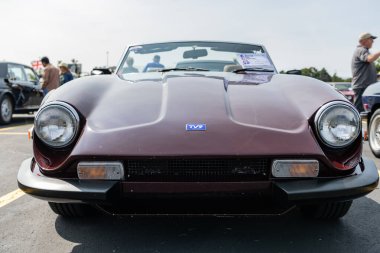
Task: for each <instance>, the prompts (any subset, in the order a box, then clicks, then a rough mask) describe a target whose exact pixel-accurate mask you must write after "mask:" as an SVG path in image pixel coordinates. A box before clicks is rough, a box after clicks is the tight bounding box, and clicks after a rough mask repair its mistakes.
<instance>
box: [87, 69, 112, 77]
mask: <svg viewBox="0 0 380 253" xmlns="http://www.w3.org/2000/svg"><path fill="white" fill-rule="evenodd" d="M110 74H112V71H111V70H110V69H107V68H96V69H93V70H91V75H110Z"/></svg>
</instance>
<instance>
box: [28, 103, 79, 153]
mask: <svg viewBox="0 0 380 253" xmlns="http://www.w3.org/2000/svg"><path fill="white" fill-rule="evenodd" d="M52 107H56V108H59V109H61V110H63V111H65V112H67V113H68V114H69V115H71V117H72V118H73V119H74V122H75V127H74V132H73V135H72V136H71V138H70V139H69V141H67V142H65V143H63V144H52V143H50V142H47V141H45V140H44V139H43V138H42V137H41V136H40V134H39V132H38V131H37V129H36V124H37V120H38V117H39V116H40V115H41V114H42V113H43V112H44V111H45V110H47V109H50V108H52ZM79 121H80V117H79V114H78V113H77V111H76V110H75V109H74V107H72V106H71V105H69V104H67V103H65V102H61V101H53V102H49V103H47V104H45V105H43V107H42V108H40V109H39V110H38V112H37V114H36V116H35V120H34V122H35V123H34V132H35V134H36V136H37V137H38V139H39V140H41V141H42V142H43V143H44V144H45V145H47V146H49V147H51V148H57V149H59V148H65V147H67V146H70V145H71V144H72V143H73V142H74V140H75V138H76V137H77V135H78V132H79Z"/></svg>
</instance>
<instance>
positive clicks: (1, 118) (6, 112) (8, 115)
mask: <svg viewBox="0 0 380 253" xmlns="http://www.w3.org/2000/svg"><path fill="white" fill-rule="evenodd" d="M12 115H13V104H12V100H11V98H10V97H9V96H8V95H5V96H3V97H2V98H1V99H0V124H9V123H10V122H11V121H12Z"/></svg>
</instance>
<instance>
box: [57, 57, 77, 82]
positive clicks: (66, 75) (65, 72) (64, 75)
mask: <svg viewBox="0 0 380 253" xmlns="http://www.w3.org/2000/svg"><path fill="white" fill-rule="evenodd" d="M58 66H59V69H60V70H61V75H60V81H61V85H63V84H65V83H67V82H69V81H71V80H73V79H74V76H73V74H71V72H70V70H69V67H68V66H67V64H66V63H63V62H62V63H60V64H59V65H58Z"/></svg>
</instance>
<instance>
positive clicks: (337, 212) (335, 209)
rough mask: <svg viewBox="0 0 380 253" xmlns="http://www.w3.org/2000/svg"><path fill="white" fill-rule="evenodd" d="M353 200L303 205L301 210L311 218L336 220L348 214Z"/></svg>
mask: <svg viewBox="0 0 380 253" xmlns="http://www.w3.org/2000/svg"><path fill="white" fill-rule="evenodd" d="M351 204H352V200H349V201H342V202H326V203H322V204H317V205H305V206H301V207H300V209H301V212H302V213H303V214H304V215H305V216H307V217H310V218H313V219H319V220H335V219H339V218H341V217H343V216H344V215H346V213H347V212H348V210H349V209H350V207H351Z"/></svg>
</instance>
